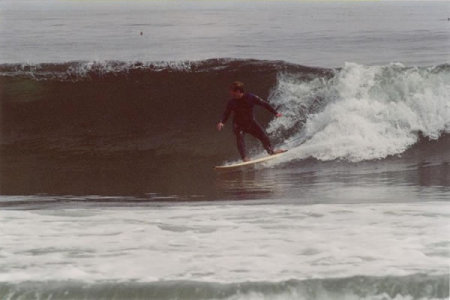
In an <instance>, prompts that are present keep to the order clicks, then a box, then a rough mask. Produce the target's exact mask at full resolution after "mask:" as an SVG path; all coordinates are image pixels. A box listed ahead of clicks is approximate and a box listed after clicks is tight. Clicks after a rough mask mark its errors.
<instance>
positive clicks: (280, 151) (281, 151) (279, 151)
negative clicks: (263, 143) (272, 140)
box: [272, 149, 287, 155]
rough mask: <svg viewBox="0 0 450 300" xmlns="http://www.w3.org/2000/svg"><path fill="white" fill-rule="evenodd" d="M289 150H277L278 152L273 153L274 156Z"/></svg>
mask: <svg viewBox="0 0 450 300" xmlns="http://www.w3.org/2000/svg"><path fill="white" fill-rule="evenodd" d="M286 151H287V150H284V149H277V150H273V153H272V155H274V154H278V153H283V152H286Z"/></svg>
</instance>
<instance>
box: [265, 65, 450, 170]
mask: <svg viewBox="0 0 450 300" xmlns="http://www.w3.org/2000/svg"><path fill="white" fill-rule="evenodd" d="M271 101H272V102H274V103H276V104H278V105H280V106H281V107H282V110H283V111H284V113H285V115H286V118H284V119H276V120H274V121H273V122H272V123H271V124H270V128H269V131H270V132H272V133H275V132H278V133H283V132H289V134H288V138H287V139H286V140H285V143H286V144H287V145H288V148H291V149H292V150H291V151H290V152H289V157H288V158H287V159H303V158H306V157H314V158H317V159H319V160H334V159H343V160H349V161H353V162H356V161H361V160H372V159H382V158H385V157H387V156H390V155H396V154H400V153H402V152H404V151H405V150H406V149H408V148H409V147H411V146H412V145H413V144H415V143H416V142H417V141H418V140H419V139H420V138H421V137H424V138H427V139H430V140H437V139H439V137H440V136H441V135H442V134H445V133H449V132H450V66H448V65H442V66H438V67H430V68H418V67H414V68H407V67H405V66H403V65H401V64H390V65H386V66H363V65H358V64H354V63H347V64H346V65H345V66H344V67H343V68H342V69H341V70H338V71H336V73H335V76H333V77H332V78H330V79H327V78H317V79H314V80H312V81H309V82H305V81H301V80H298V79H297V77H296V75H295V74H280V75H279V78H278V83H277V86H276V88H275V89H274V91H273V92H272V96H271Z"/></svg>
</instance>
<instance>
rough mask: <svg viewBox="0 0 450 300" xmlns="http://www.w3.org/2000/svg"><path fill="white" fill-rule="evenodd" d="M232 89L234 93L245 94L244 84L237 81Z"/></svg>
mask: <svg viewBox="0 0 450 300" xmlns="http://www.w3.org/2000/svg"><path fill="white" fill-rule="evenodd" d="M231 89H232V90H233V91H235V92H236V91H240V92H241V93H243V92H244V84H243V83H242V82H240V81H235V82H233V83H232V84H231Z"/></svg>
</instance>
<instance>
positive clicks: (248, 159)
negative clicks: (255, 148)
mask: <svg viewBox="0 0 450 300" xmlns="http://www.w3.org/2000/svg"><path fill="white" fill-rule="evenodd" d="M242 160H243V161H244V162H245V161H250V158H248V157H247V156H246V157H244V158H243V159H242Z"/></svg>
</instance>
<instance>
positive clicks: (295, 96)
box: [0, 59, 450, 161]
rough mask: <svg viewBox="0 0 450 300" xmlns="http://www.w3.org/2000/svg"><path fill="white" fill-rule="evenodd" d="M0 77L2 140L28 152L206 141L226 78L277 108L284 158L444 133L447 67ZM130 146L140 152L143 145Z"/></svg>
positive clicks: (40, 69) (404, 143)
mask: <svg viewBox="0 0 450 300" xmlns="http://www.w3.org/2000/svg"><path fill="white" fill-rule="evenodd" d="M0 78H1V84H2V86H3V89H2V97H1V98H2V111H3V114H2V115H3V120H2V137H3V141H2V143H3V144H10V143H11V142H16V141H18V140H20V141H24V140H25V141H26V140H27V139H28V140H30V139H32V138H33V137H36V136H38V137H39V138H43V140H42V142H43V143H42V145H40V146H44V142H45V144H49V145H52V147H53V148H58V149H60V148H62V150H69V149H71V150H74V149H77V148H79V147H80V146H81V145H82V144H83V142H82V141H81V140H82V139H86V138H88V137H91V138H90V140H91V142H92V143H93V144H95V147H96V148H99V149H102V148H105V146H107V145H106V144H108V141H105V140H104V139H105V138H109V139H114V147H112V145H110V146H111V147H106V148H109V149H127V148H128V147H127V143H129V140H128V139H127V138H126V136H129V135H130V134H131V135H134V136H145V137H146V138H145V139H148V140H150V141H151V140H154V139H155V137H161V136H162V135H164V133H165V135H166V138H161V139H160V143H159V144H161V143H162V144H164V142H170V145H171V147H172V148H173V141H174V135H176V138H175V141H176V140H177V139H181V140H185V139H190V136H189V135H192V133H193V132H195V135H197V136H198V135H199V134H200V135H201V137H199V138H201V139H202V140H204V139H211V140H213V139H216V138H215V137H216V136H213V135H212V133H211V130H210V128H211V127H213V124H214V122H215V121H216V120H217V119H218V118H219V116H220V113H221V110H222V109H223V106H224V99H226V98H227V95H226V87H227V86H228V84H229V82H231V81H232V80H234V79H241V80H244V81H246V82H247V85H248V87H249V88H250V89H251V90H252V91H254V92H256V93H258V94H261V95H262V96H263V97H265V98H268V100H269V101H270V102H271V103H272V104H274V105H275V106H277V107H278V109H279V110H280V111H281V112H282V113H284V116H285V117H283V118H280V119H276V120H273V121H272V122H271V123H270V124H269V128H268V131H269V132H270V133H271V134H272V135H273V137H274V139H276V141H277V142H278V143H280V144H286V145H287V146H288V148H290V149H292V150H293V151H290V153H289V156H288V159H304V158H307V157H314V158H316V159H319V160H334V159H344V160H350V161H361V160H371V159H381V158H385V157H387V156H390V155H395V154H400V153H402V152H404V151H405V150H406V149H408V148H409V147H411V146H412V145H413V144H415V143H416V142H417V141H418V140H419V137H421V136H422V137H424V138H427V139H430V140H436V139H438V138H439V137H440V136H441V134H443V133H448V132H450V101H449V99H450V66H449V65H440V66H436V67H428V68H427V67H420V68H419V67H405V66H403V65H401V64H391V65H387V66H363V65H358V64H354V63H348V64H346V65H345V66H344V67H343V68H342V69H334V70H331V69H323V68H310V67H305V66H300V65H295V64H289V63H285V62H281V61H259V60H233V59H212V60H206V61H181V62H151V63H150V62H149V63H137V62H136V63H127V62H105V63H99V62H69V63H65V64H38V65H2V66H0ZM206 129H208V130H206ZM180 131H184V133H180ZM200 132H201V133H200ZM92 136H94V137H92ZM50 138H51V139H52V141H49V139H50ZM55 139H56V140H58V142H57V143H56V144H57V145H55ZM142 142H143V143H144V144H147V145H143V147H140V149H141V150H142V148H144V149H148V148H149V147H150V148H152V147H151V144H152V143H153V144H154V141H153V142H149V143H145V141H141V143H142ZM193 144H195V142H194V143H193ZM201 144H202V146H203V147H204V146H205V143H201ZM215 144H216V143H215ZM180 146H181V148H183V149H184V151H185V150H186V149H185V148H186V146H187V147H188V148H190V151H195V150H194V149H193V148H194V147H195V145H186V144H182V145H180ZM212 148H215V147H212ZM228 149H229V148H228Z"/></svg>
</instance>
